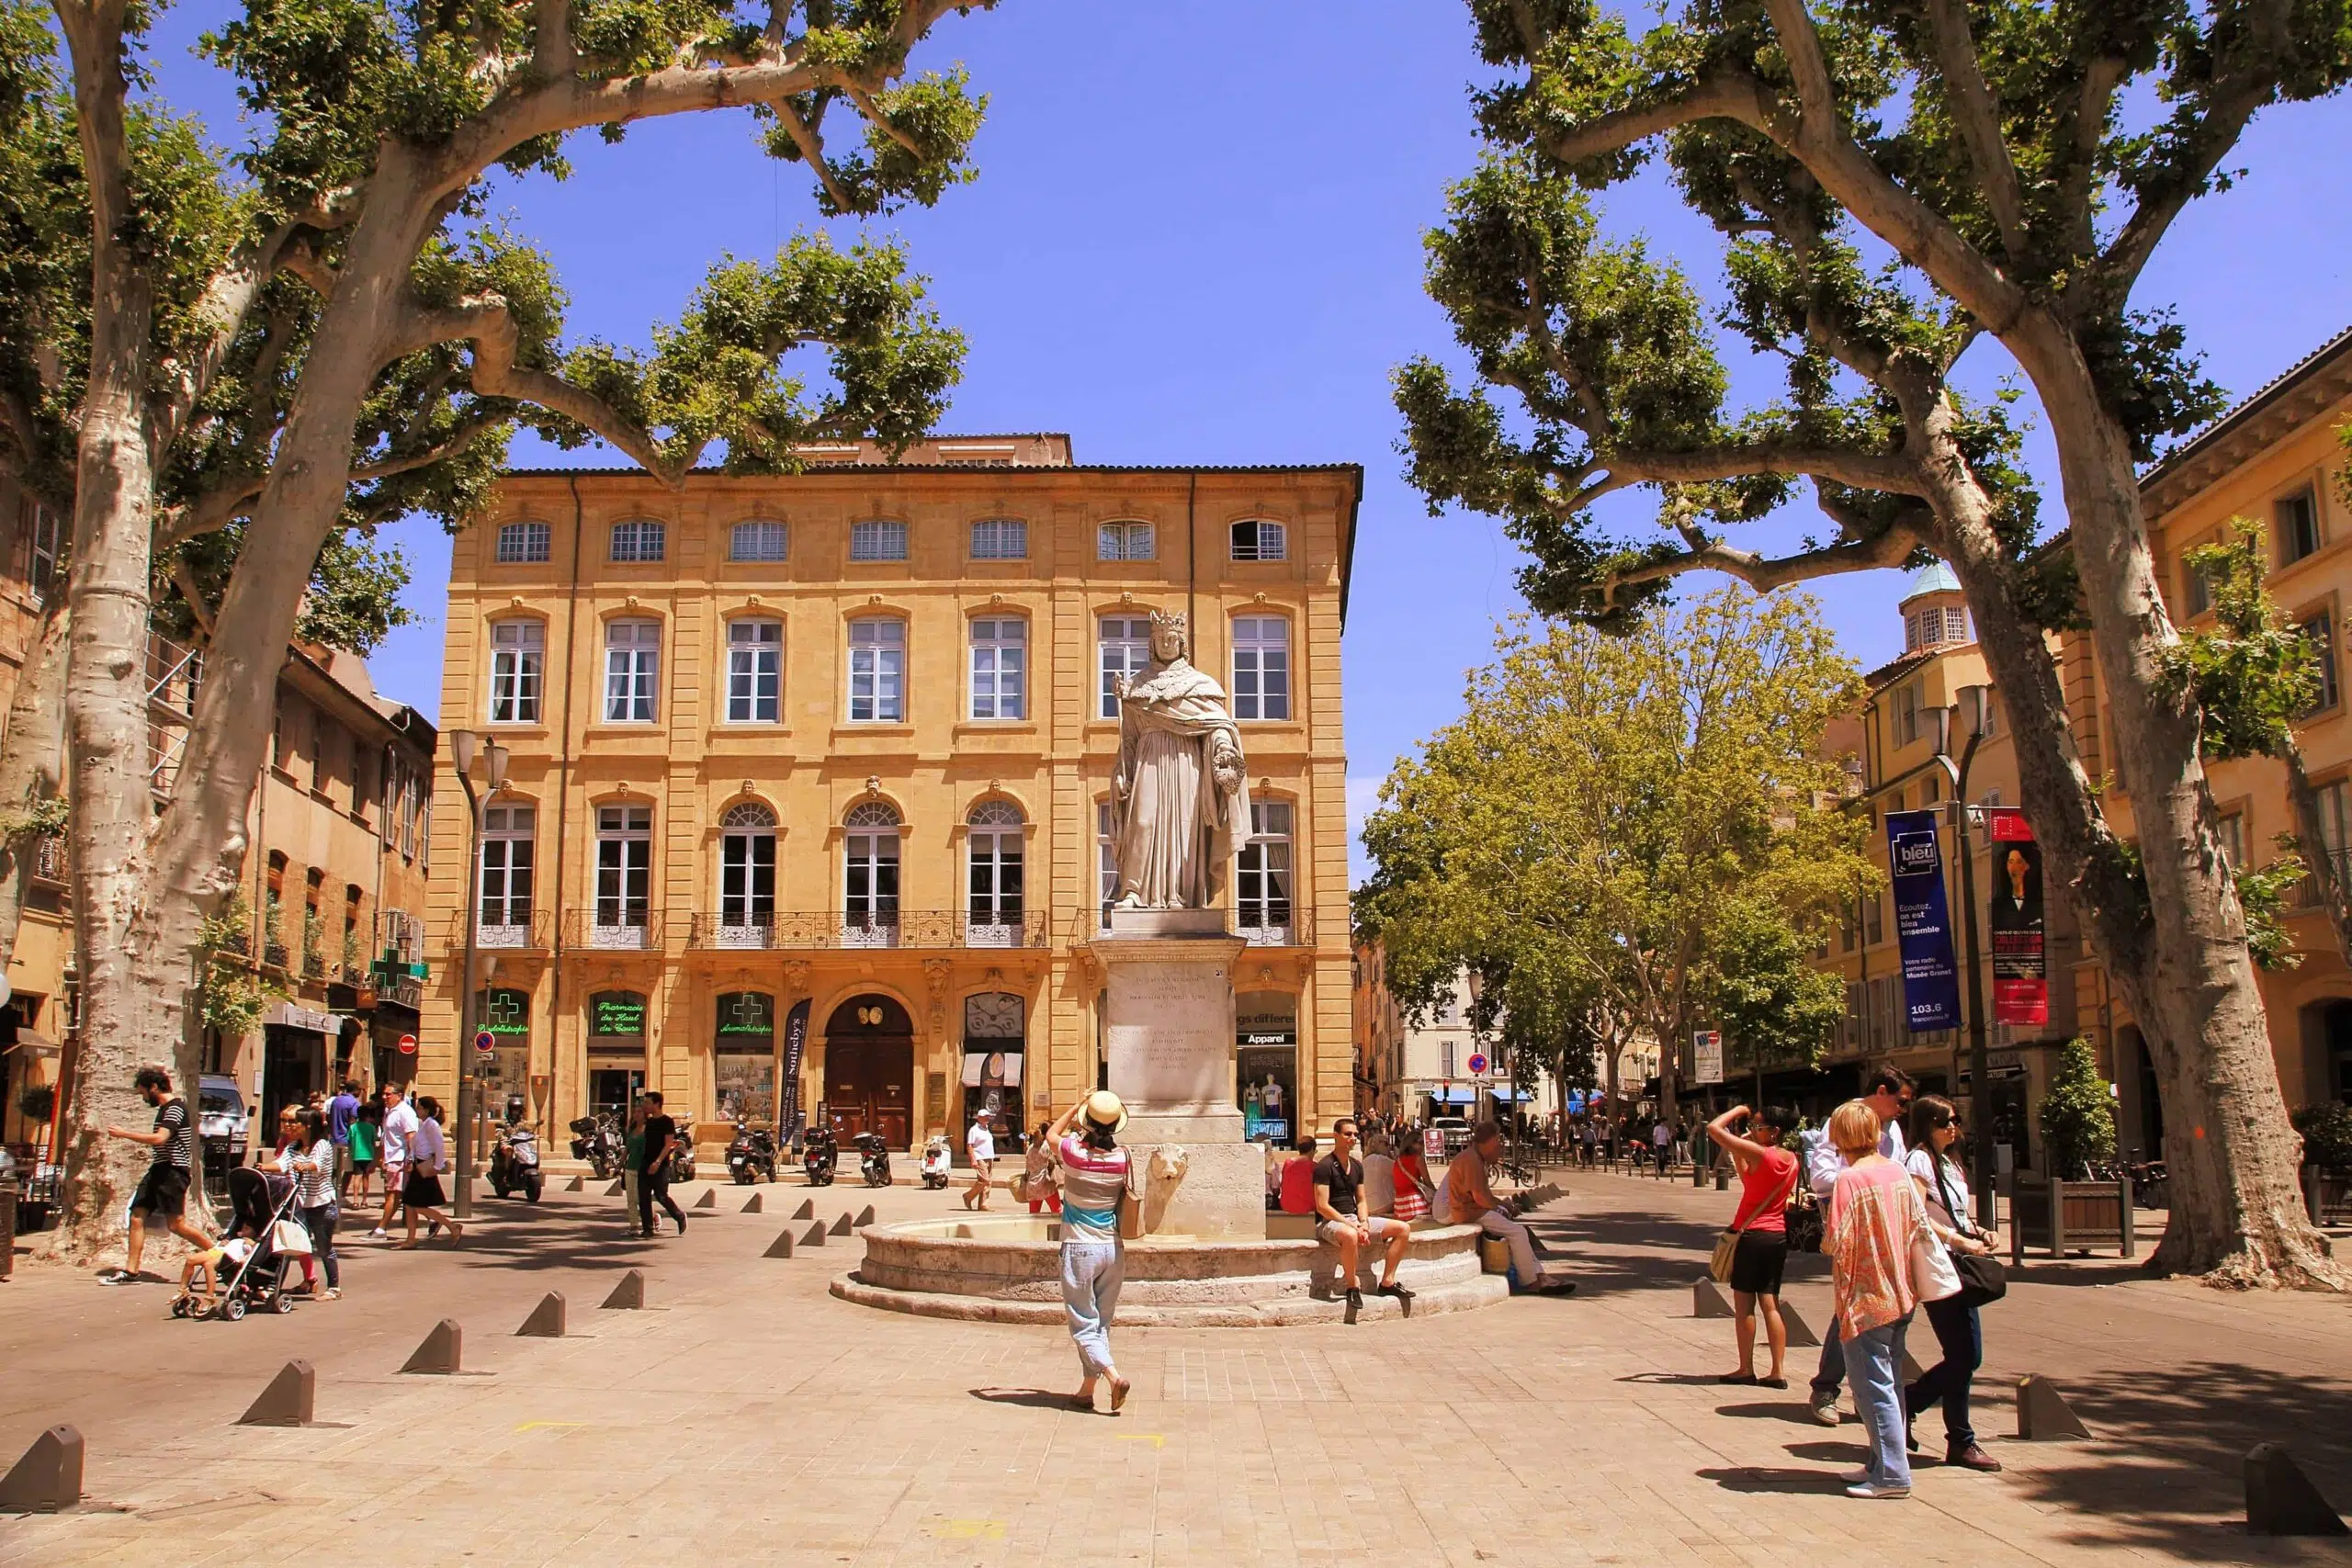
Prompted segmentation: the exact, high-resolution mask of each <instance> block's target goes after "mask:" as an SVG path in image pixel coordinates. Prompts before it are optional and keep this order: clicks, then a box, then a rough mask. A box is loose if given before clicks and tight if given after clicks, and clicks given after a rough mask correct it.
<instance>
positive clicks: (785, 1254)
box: [760, 1231, 792, 1258]
mask: <svg viewBox="0 0 2352 1568" xmlns="http://www.w3.org/2000/svg"><path fill="white" fill-rule="evenodd" d="M760 1256H761V1257H763V1258H789V1257H791V1256H792V1233H791V1232H790V1231H778V1232H777V1233H776V1237H775V1240H774V1241H772V1242H770V1243H768V1249H767V1250H766V1251H765V1252H763V1253H761V1254H760Z"/></svg>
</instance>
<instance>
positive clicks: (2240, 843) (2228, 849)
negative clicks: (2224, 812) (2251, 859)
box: [2222, 811, 2245, 871]
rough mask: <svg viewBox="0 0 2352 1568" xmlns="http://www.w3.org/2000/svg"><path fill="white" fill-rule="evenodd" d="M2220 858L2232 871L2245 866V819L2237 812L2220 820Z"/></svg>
mask: <svg viewBox="0 0 2352 1568" xmlns="http://www.w3.org/2000/svg"><path fill="white" fill-rule="evenodd" d="M2222 859H2224V860H2226V861H2228V862H2229V863H2230V869H2231V870H2232V871H2236V870H2238V869H2239V868H2241V867H2242V866H2244V865H2245V817H2244V816H2243V815H2241V814H2240V813H2238V812H2234V811H2233V812H2231V813H2230V814H2229V815H2228V816H2227V817H2224V818H2222Z"/></svg>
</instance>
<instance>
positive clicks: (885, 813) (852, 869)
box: [842, 800, 899, 947]
mask: <svg viewBox="0 0 2352 1568" xmlns="http://www.w3.org/2000/svg"><path fill="white" fill-rule="evenodd" d="M842 826H843V827H844V828H845V829H848V831H847V832H845V833H844V834H843V835H842V945H843V946H844V947H896V946H898V945H899V813H898V812H897V810H896V809H894V808H893V807H890V806H889V805H888V803H886V802H883V801H878V800H876V801H867V802H866V803H865V804H864V805H862V806H858V807H853V808H852V809H851V811H850V814H849V816H848V817H847V818H844V819H843V821H842Z"/></svg>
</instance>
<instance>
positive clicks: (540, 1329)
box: [515, 1291, 563, 1339]
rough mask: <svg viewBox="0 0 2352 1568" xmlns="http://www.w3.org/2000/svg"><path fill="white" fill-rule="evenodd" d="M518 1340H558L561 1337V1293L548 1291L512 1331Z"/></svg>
mask: <svg viewBox="0 0 2352 1568" xmlns="http://www.w3.org/2000/svg"><path fill="white" fill-rule="evenodd" d="M515 1337H517V1338H519V1339H560V1338H562V1337H563V1292H561V1291H549V1292H548V1293H547V1294H546V1295H544V1296H541V1297H540V1298H539V1304H538V1305H537V1306H535V1307H533V1308H532V1309H531V1315H530V1316H528V1317H526V1318H525V1319H524V1320H523V1326H522V1327H520V1328H518V1329H516V1330H515Z"/></svg>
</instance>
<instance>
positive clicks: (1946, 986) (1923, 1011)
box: [1886, 811, 1960, 1034]
mask: <svg viewBox="0 0 2352 1568" xmlns="http://www.w3.org/2000/svg"><path fill="white" fill-rule="evenodd" d="M1936 815H1937V814H1936V813H1935V812H1933V811H1890V812H1888V813H1887V814H1886V866H1887V872H1888V874H1889V877H1890V879H1891V880H1892V881H1893V882H1894V934H1895V939H1896V942H1897V944H1898V945H1899V946H1900V948H1901V950H1902V953H1903V1005H1904V1015H1905V1020H1906V1021H1907V1023H1908V1024H1909V1027H1910V1030H1911V1032H1913V1033H1914V1034H1917V1033H1922V1032H1926V1031H1928V1030H1930V1029H1957V1028H1959V1027H1960V966H1959V965H1958V964H1955V963H1954V962H1953V960H1952V953H1951V909H1950V908H1949V906H1948V905H1947V904H1946V902H1945V898H1944V857H1943V849H1942V846H1941V845H1940V844H1939V842H1938V841H1937V838H1936Z"/></svg>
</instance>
